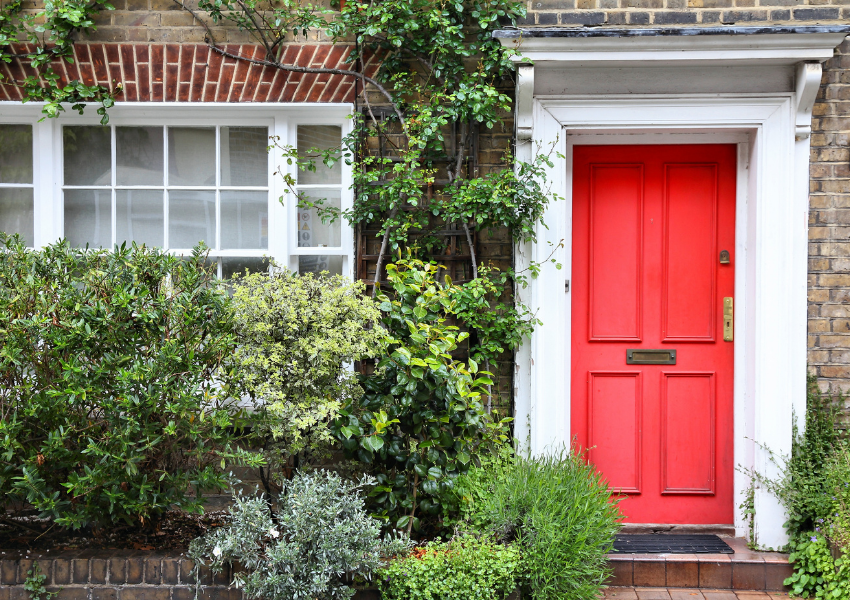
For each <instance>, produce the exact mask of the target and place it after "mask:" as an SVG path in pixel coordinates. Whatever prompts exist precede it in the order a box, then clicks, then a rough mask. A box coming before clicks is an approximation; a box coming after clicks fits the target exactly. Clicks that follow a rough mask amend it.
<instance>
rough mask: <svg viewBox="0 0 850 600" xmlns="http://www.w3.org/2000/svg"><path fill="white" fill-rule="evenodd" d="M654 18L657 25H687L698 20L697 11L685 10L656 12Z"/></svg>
mask: <svg viewBox="0 0 850 600" xmlns="http://www.w3.org/2000/svg"><path fill="white" fill-rule="evenodd" d="M653 18H654V22H655V23H656V24H657V25H686V24H689V23H696V22H697V13H695V12H683V11H665V12H656V13H654V15H653Z"/></svg>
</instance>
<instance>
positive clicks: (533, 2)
mask: <svg viewBox="0 0 850 600" xmlns="http://www.w3.org/2000/svg"><path fill="white" fill-rule="evenodd" d="M848 19H850V6H848V5H847V3H846V2H845V1H844V0H530V1H529V3H528V17H527V18H526V20H525V23H524V24H525V25H539V26H548V27H552V26H559V25H560V26H565V27H571V26H577V25H615V26H616V25H638V26H646V25H658V26H671V25H672V26H676V25H713V26H718V25H733V24H736V25H758V24H765V25H766V24H769V23H794V24H807V23H808V24H811V23H827V22H846V21H847V20H848Z"/></svg>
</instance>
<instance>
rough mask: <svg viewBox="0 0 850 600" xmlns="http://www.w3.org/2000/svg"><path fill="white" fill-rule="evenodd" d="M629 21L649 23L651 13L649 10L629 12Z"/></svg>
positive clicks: (636, 23) (640, 23)
mask: <svg viewBox="0 0 850 600" xmlns="http://www.w3.org/2000/svg"><path fill="white" fill-rule="evenodd" d="M628 19H629V23H630V24H632V25H648V24H649V13H648V12H633V13H629V14H628Z"/></svg>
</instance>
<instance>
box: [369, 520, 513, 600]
mask: <svg viewBox="0 0 850 600" xmlns="http://www.w3.org/2000/svg"><path fill="white" fill-rule="evenodd" d="M521 572H522V558H521V555H520V551H519V550H518V549H517V548H515V547H513V546H503V545H500V544H496V543H494V542H492V541H491V540H487V539H486V538H481V539H478V538H475V537H473V536H460V537H457V538H455V539H453V540H451V541H450V542H445V543H442V542H432V543H430V544H427V545H425V546H422V547H421V548H417V549H416V550H414V551H413V552H412V553H411V554H409V555H408V556H405V557H400V558H396V559H395V560H392V561H390V562H389V564H388V565H387V566H386V567H384V568H383V569H381V570H380V571H378V583H379V585H380V587H381V597H382V598H384V599H385V600H435V599H437V598H439V599H440V600H504V598H507V597H508V595H509V594H510V593H511V592H513V591H514V589H515V588H516V585H517V579H518V578H519V576H520V574H521Z"/></svg>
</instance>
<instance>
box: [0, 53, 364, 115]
mask: <svg viewBox="0 0 850 600" xmlns="http://www.w3.org/2000/svg"><path fill="white" fill-rule="evenodd" d="M223 48H224V49H225V50H226V51H227V52H229V53H231V54H237V55H239V56H244V57H247V58H257V59H262V58H264V50H263V48H262V47H260V46H256V45H249V44H243V45H227V46H224V47H223ZM351 49H352V46H351V45H331V44H292V45H289V46H287V47H286V49H285V50H284V54H283V56H282V60H281V62H282V63H284V64H295V65H299V66H304V67H307V66H310V67H324V68H342V69H344V68H347V66H346V64H345V59H346V58H347V57H348V55H349V53H350V52H351ZM29 50H30V47H29V46H28V45H23V44H22V45H15V46H14V47H13V48H12V51H13V52H14V53H19V54H23V53H26V52H27V51H29ZM74 56H75V62H74V63H73V64H71V63H67V62H65V61H56V62H55V63H54V68H55V69H56V70H57V72H58V73H59V74H60V76H61V79H62V82H63V83H64V82H67V81H72V80H75V79H77V80H81V81H83V82H84V83H85V84H87V85H93V84H95V83H98V84H100V85H104V86H107V87H110V88H114V86H115V85H116V84H117V83H118V82H121V83H122V85H123V92H122V93H121V95H120V96H119V97H118V100H119V101H125V102H163V101H165V102H353V101H354V93H355V92H354V90H355V87H354V78H352V77H346V76H343V75H329V74H313V73H293V72H287V71H281V70H279V69H275V68H273V67H265V66H262V65H256V64H251V63H248V62H246V61H238V60H236V59H232V58H226V57H222V56H221V55H220V54H218V53H217V52H214V51H213V50H212V49H210V48H209V47H208V46H207V45H206V44H147V43H137V44H133V43H126V44H125V43H80V44H76V45H75V46H74ZM0 65H2V66H1V67H0V73H2V75H3V76H4V78H7V79H4V81H22V80H23V79H24V78H25V77H26V76H28V75H31V74H32V73H33V70H32V68H31V67H29V66H28V63H27V61H26V60H20V59H17V60H14V61H13V62H12V63H10V64H5V63H0ZM377 68H378V61H377V60H375V59H370V60H369V62H368V63H367V65H366V74H367V75H374V73H375V71H377ZM22 99H23V94H22V91H21V89H20V88H19V87H17V86H15V85H13V84H8V83H7V84H5V85H0V100H22Z"/></svg>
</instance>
